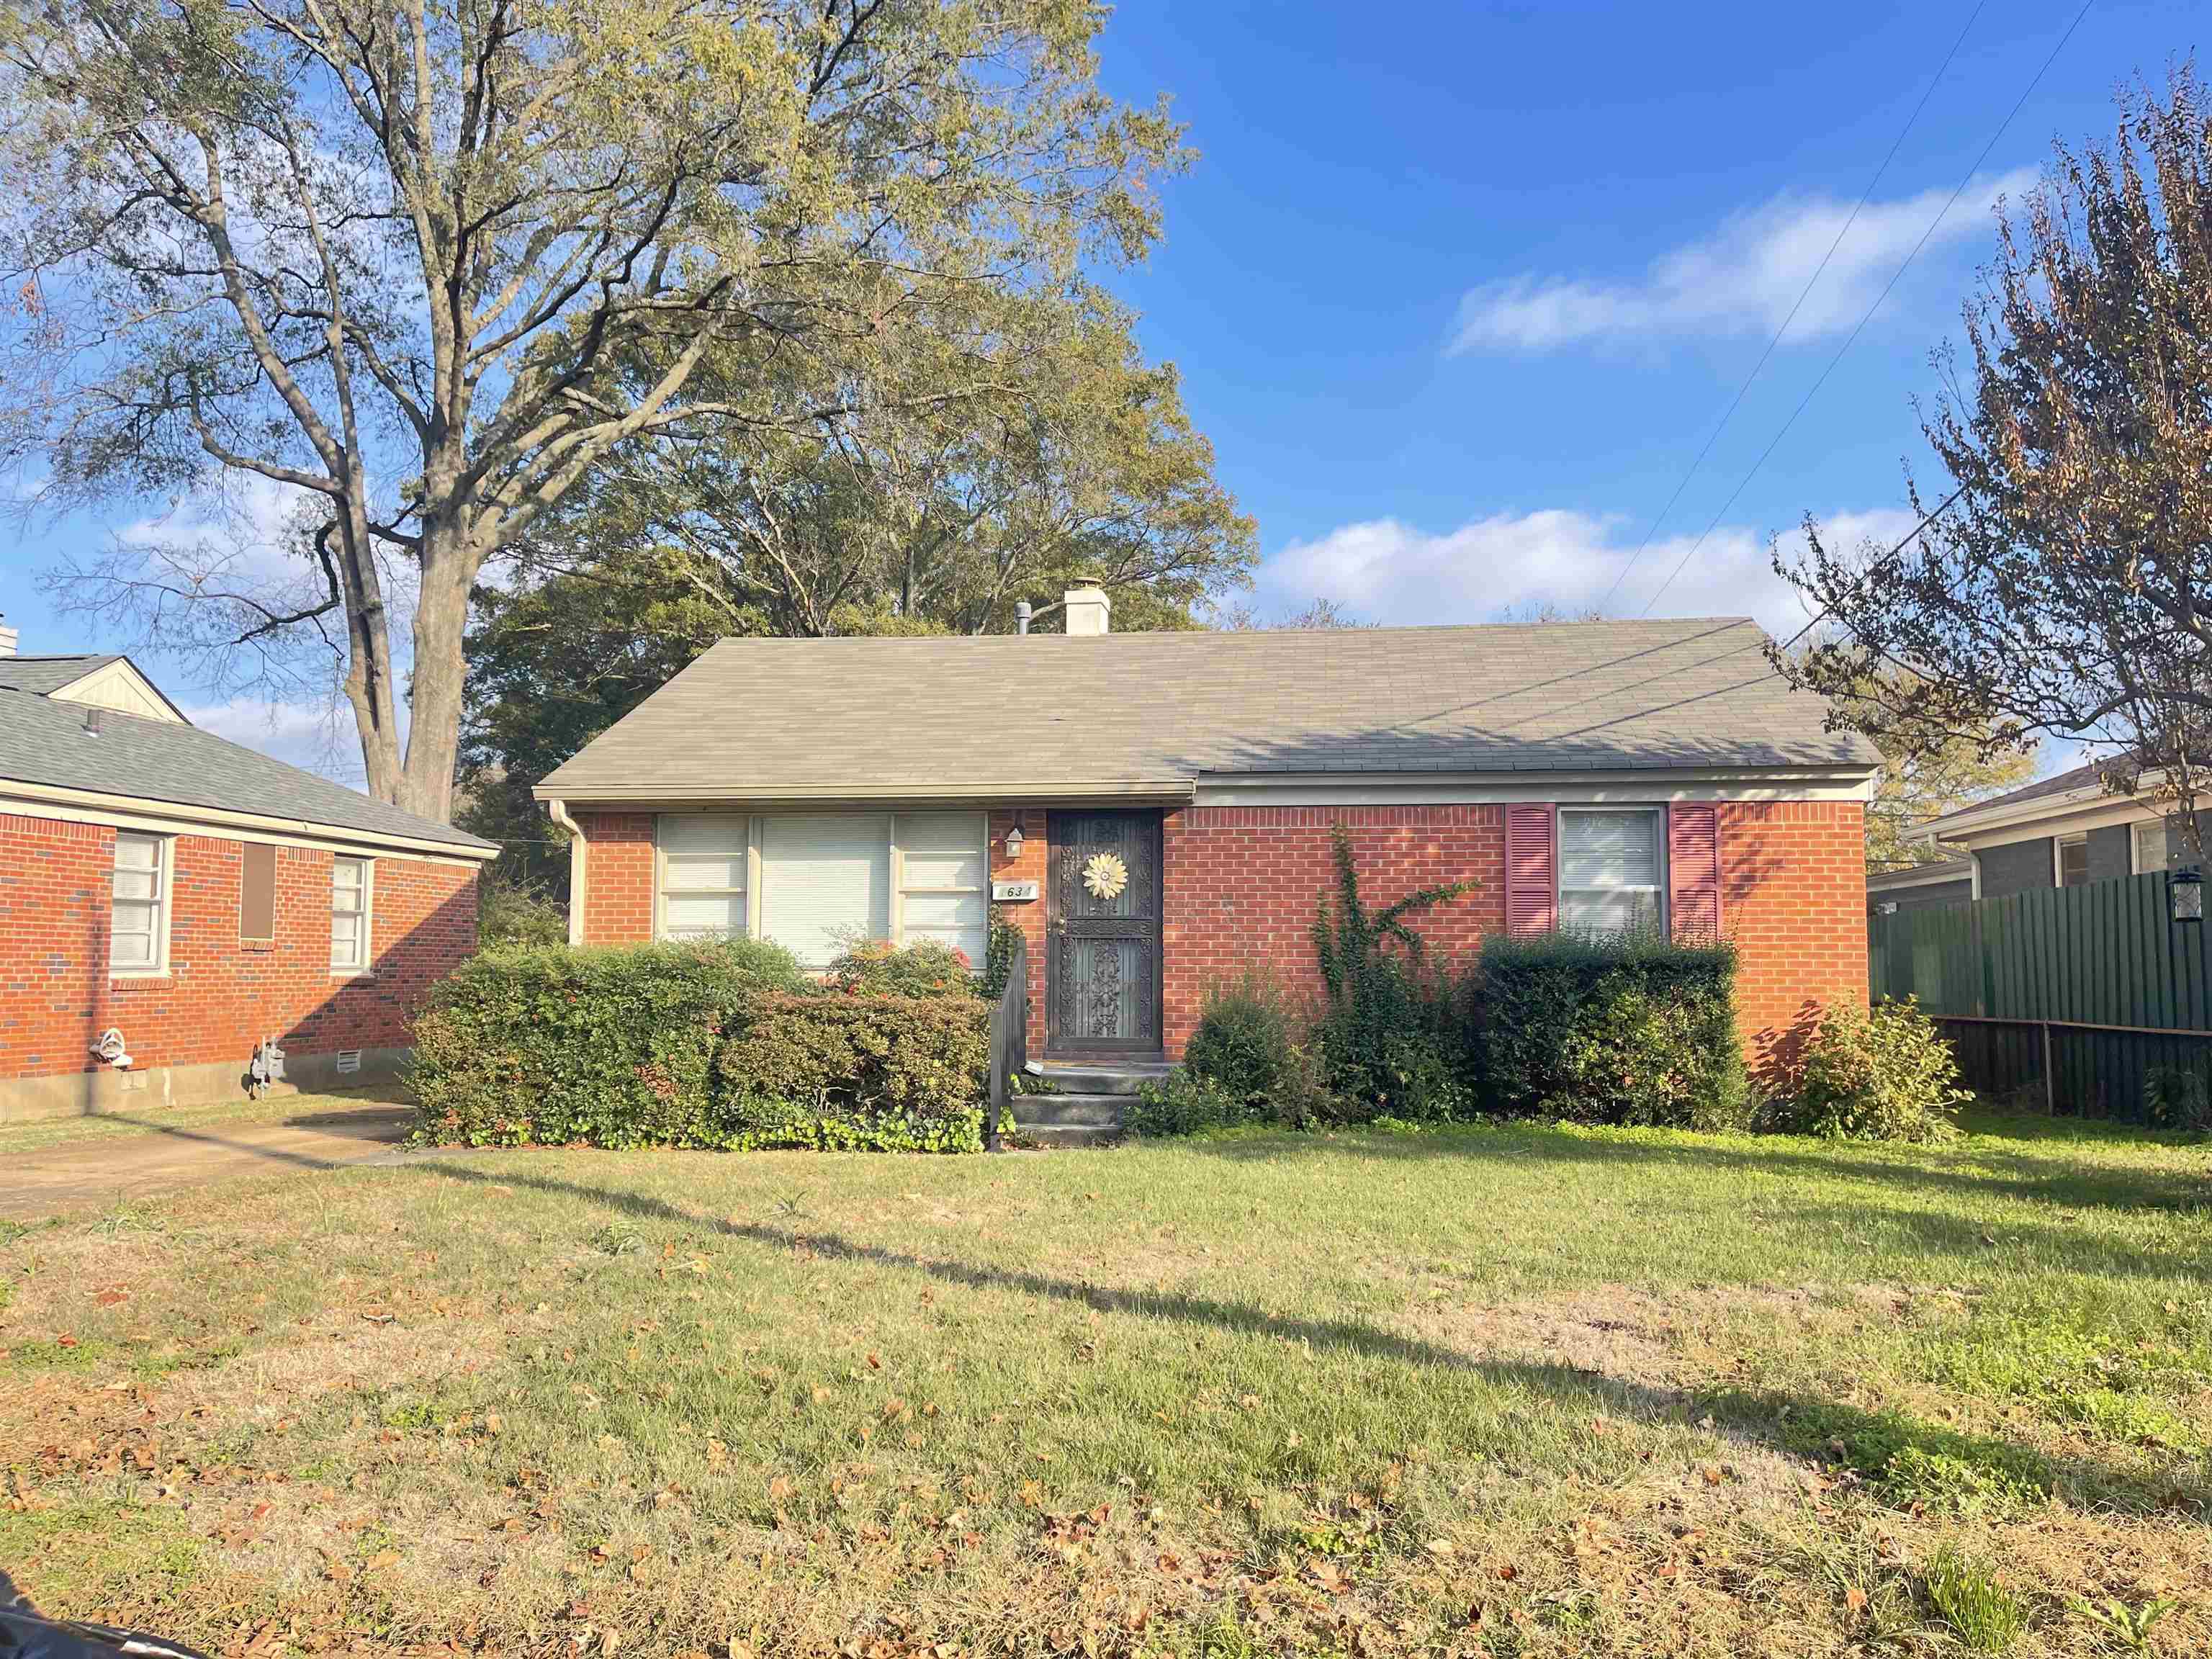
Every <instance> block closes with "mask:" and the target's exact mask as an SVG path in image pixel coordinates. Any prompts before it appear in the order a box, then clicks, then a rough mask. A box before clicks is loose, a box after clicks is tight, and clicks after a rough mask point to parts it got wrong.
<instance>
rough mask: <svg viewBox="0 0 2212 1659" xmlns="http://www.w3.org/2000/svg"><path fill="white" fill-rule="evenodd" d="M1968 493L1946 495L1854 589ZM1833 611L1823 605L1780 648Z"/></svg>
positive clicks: (1962, 487)
mask: <svg viewBox="0 0 2212 1659" xmlns="http://www.w3.org/2000/svg"><path fill="white" fill-rule="evenodd" d="M1965 494H1966V485H1964V484H1960V486H1959V487H1958V488H1957V489H1954V490H1953V491H1952V492H1951V493H1950V494H1949V495H1946V496H1945V497H1944V498H1943V499H1942V501H1938V502H1936V507H1935V510H1934V511H1932V512H1931V513H1929V515H1928V516H1927V517H1926V518H1924V519H1923V520H1921V521H1920V522H1919V523H1918V524H1917V525H1915V526H1912V528H1911V529H1910V530H1908V531H1906V532H1905V534H1904V535H1903V536H1902V537H1901V538H1899V540H1898V544H1897V545H1896V546H1894V547H1893V548H1891V549H1890V550H1889V551H1888V552H1887V553H1885V554H1883V555H1882V556H1881V557H1880V558H1878V559H1876V560H1875V561H1874V562H1873V563H1871V564H1869V566H1867V568H1865V569H1864V570H1862V571H1861V572H1859V574H1857V576H1856V577H1854V578H1853V579H1852V580H1851V582H1850V586H1851V587H1852V589H1853V590H1855V591H1856V590H1857V589H1858V588H1861V587H1863V586H1866V584H1867V581H1868V580H1869V578H1871V577H1872V576H1873V574H1874V573H1875V571H1877V570H1879V569H1881V568H1882V566H1884V565H1886V564H1887V563H1888V562H1890V561H1891V560H1892V559H1893V558H1895V557H1896V556H1898V555H1899V554H1900V553H1902V552H1904V551H1905V548H1906V546H1907V545H1908V544H1910V543H1911V540H1912V538H1914V537H1915V536H1917V535H1918V534H1919V533H1920V532H1922V531H1923V530H1925V529H1927V528H1928V526H1929V525H1931V524H1934V523H1935V522H1936V520H1938V519H1940V518H1942V516H1943V515H1944V514H1945V513H1948V512H1949V511H1950V510H1951V503H1952V502H1954V501H1957V500H1958V499H1959V497H1960V496H1961V495H1965ZM1832 609H1833V607H1832V606H1830V605H1822V606H1821V607H1820V609H1819V610H1818V611H1814V613H1813V614H1812V615H1811V616H1810V617H1808V618H1807V619H1806V622H1805V625H1804V626H1803V627H1802V628H1801V629H1798V630H1797V631H1796V633H1795V634H1792V635H1790V637H1789V638H1788V639H1786V640H1784V641H1782V644H1781V646H1780V647H1778V648H1779V649H1781V650H1784V651H1787V650H1788V649H1789V648H1790V647H1791V646H1793V645H1795V644H1796V643H1797V641H1800V640H1802V639H1803V638H1804V637H1805V636H1806V635H1808V634H1809V633H1811V632H1812V631H1813V630H1814V629H1815V628H1817V627H1818V626H1820V619H1821V618H1822V617H1825V616H1826V615H1827V614H1828V612H1829V611H1831V610H1832Z"/></svg>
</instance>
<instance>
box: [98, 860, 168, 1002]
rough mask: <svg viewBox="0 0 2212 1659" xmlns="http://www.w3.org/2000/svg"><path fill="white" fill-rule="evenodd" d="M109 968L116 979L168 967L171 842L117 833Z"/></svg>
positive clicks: (155, 972)
mask: <svg viewBox="0 0 2212 1659" xmlns="http://www.w3.org/2000/svg"><path fill="white" fill-rule="evenodd" d="M107 962H108V966H109V967H111V968H112V969H114V970H115V971H116V972H117V973H118V974H158V973H161V972H162V971H164V970H165V969H167V967H168V965H169V842H168V839H167V837H166V836H134V835H125V834H121V833H118V835H117V836H116V837H115V890H114V894H113V897H112V908H111V914H110V915H109V918H108V933H107Z"/></svg>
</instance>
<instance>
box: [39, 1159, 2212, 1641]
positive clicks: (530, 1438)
mask: <svg viewBox="0 0 2212 1659" xmlns="http://www.w3.org/2000/svg"><path fill="white" fill-rule="evenodd" d="M1984 1127H1985V1129H1986V1131H1987V1132H1986V1133H1979V1134H1977V1135H1975V1136H1974V1137H1972V1138H1971V1139H1967V1140H1966V1141H1964V1142H1962V1143H1960V1144H1957V1145H1955V1146H1951V1147H1948V1148H1945V1149H1942V1150H1939V1151H1912V1152H1905V1151H1898V1152H1891V1151H1862V1150H1855V1149H1844V1148H1838V1147H1832V1146H1824V1145H1820V1144H1818V1143H1814V1142H1809V1141H1801V1140H1790V1139H1752V1138H1748V1137H1733V1136H1699V1135H1688V1134H1671V1133H1641V1132H1618V1133H1577V1132H1571V1131H1566V1130H1559V1129H1548V1128H1536V1127H1516V1128H1507V1129H1497V1130H1467V1131H1462V1132H1455V1133H1442V1134H1432V1135H1425V1136H1419V1137H1396V1136H1389V1135H1384V1134H1379V1133H1375V1134H1364V1133H1363V1134H1344V1135H1338V1136H1334V1137H1301V1136H1293V1135H1281V1134H1265V1135H1255V1136H1252V1137H1249V1138H1243V1139H1227V1140H1218V1141H1211V1142H1199V1143H1193V1144H1182V1145H1152V1146H1138V1147H1130V1148H1124V1149H1121V1150H1116V1151H1113V1152H1092V1153H1080V1152H1064V1153H1056V1154H1050V1155H1042V1156H1039V1155H1017V1156H1012V1157H1007V1158H989V1159H987V1158H942V1159H928V1158H885V1157H868V1156H851V1157H837V1156H825V1155H811V1154H765V1155H751V1156H727V1157H725V1156H714V1155H708V1154H690V1153H665V1154H660V1153H645V1154H612V1153H603V1152H472V1153H449V1154H445V1153H441V1154H433V1155H429V1156H428V1157H426V1158H422V1159H421V1160H419V1161H414V1162H410V1164H405V1165H404V1166H401V1167H397V1168H375V1169H362V1170H347V1171H342V1172H337V1173H325V1174H312V1175H292V1176H278V1177H273V1178H270V1179H266V1180H258V1181H256V1182H252V1183H251V1184H234V1185H232V1186H229V1187H227V1188H222V1189H220V1190H216V1191H210V1192H204V1193H199V1194H188V1195H184V1196H180V1197H178V1198H175V1199H173V1200H166V1201H164V1202H162V1203H160V1204H158V1205H155V1206H146V1207H142V1208H138V1209H135V1210H131V1211H125V1212H115V1213H112V1214H109V1215H106V1216H100V1217H92V1218H79V1219H76V1220H72V1221H69V1222H65V1223H57V1224H53V1225H42V1226H39V1227H36V1228H33V1229H31V1230H28V1231H20V1230H19V1231H14V1232H12V1233H8V1234H0V1350H4V1351H5V1352H4V1354H0V1379H4V1382H5V1386H4V1387H0V1466H4V1467H5V1469H6V1471H7V1474H6V1480H7V1486H8V1490H7V1492H6V1493H4V1494H0V1495H4V1496H5V1497H6V1498H7V1499H8V1501H7V1502H6V1503H5V1504H4V1505H0V1565H5V1566H6V1567H7V1568H8V1569H9V1571H11V1572H12V1573H13V1574H14V1575H15V1577H16V1578H17V1580H18V1581H19V1583H21V1586H22V1588H23V1589H26V1590H27V1591H28V1592H30V1593H31V1594H32V1595H33V1597H34V1598H36V1599H37V1600H38V1601H40V1602H42V1603H44V1604H46V1605H47V1606H48V1607H51V1608H53V1609H56V1610H60V1611H66V1612H71V1613H94V1612H99V1613H104V1614H106V1615H107V1616H110V1617H119V1618H123V1619H127V1620H135V1621H141V1622H144V1623H147V1624H149V1625H153V1626H159V1627H161V1628H163V1629H166V1630H167V1631H170V1632H173V1633H175V1634H178V1635H179V1636H182V1637H184V1638H187V1639H190V1640H193V1641H196V1642H198V1643H200V1644H204V1645H207V1646H210V1647H211V1648H226V1649H231V1650H235V1649H237V1648H239V1647H240V1646H242V1645H243V1644H245V1643H246V1641H248V1640H249V1639H251V1638H255V1637H257V1635H258V1638H259V1639H260V1640H261V1642H262V1643H263V1644H264V1645H263V1646H262V1647H260V1648H257V1649H256V1651H257V1652H262V1651H278V1650H282V1649H283V1646H284V1645H285V1644H289V1646H290V1647H291V1648H292V1649H293V1650H319V1649H322V1648H325V1647H329V1646H333V1645H336V1646H341V1647H343V1646H344V1645H346V1644H348V1643H349V1642H352V1643H357V1644H362V1645H365V1646H368V1647H374V1648H376V1649H379V1650H385V1649H388V1648H391V1647H393V1646H410V1645H418V1644H419V1645H425V1646H427V1645H429V1644H443V1643H446V1642H447V1641H452V1642H454V1643H457V1644H459V1645H460V1647H461V1648H462V1649H463V1650H471V1649H480V1650H483V1651H486V1652H497V1653H502V1654H504V1653H513V1652H541V1651H542V1652H544V1653H547V1654H553V1653H560V1654H574V1653H577V1652H589V1653H594V1654H596V1653H601V1652H607V1651H618V1652H620V1653H622V1654H624V1655H628V1654H632V1653H637V1654H678V1653H711V1654H713V1655H715V1656H717V1659H721V1656H725V1655H731V1654H742V1653H744V1652H746V1651H748V1650H750V1652H752V1653H754V1654H757V1655H766V1654H769V1653H789V1652H820V1653H824V1654H828V1653H832V1652H841V1651H842V1652H846V1653H852V1654H857V1655H869V1656H873V1655H892V1654H904V1653H924V1652H931V1651H934V1652H936V1653H939V1654H947V1655H949V1654H951V1653H954V1652H963V1653H969V1652H975V1653H980V1652H983V1651H986V1650H987V1651H990V1652H994V1653H1003V1652H1009V1651H1012V1652H1090V1653H1121V1652H1139V1651H1142V1652H1152V1653H1172V1652H1197V1651H1201V1650H1202V1651H1209V1652H1214V1653H1222V1654H1243V1653H1255V1652H1274V1651H1280V1650H1286V1649H1304V1650H1314V1651H1317V1652H1330V1653H1340V1654H1346V1655H1373V1654H1387V1653H1394V1652H1419V1651H1444V1650H1458V1651H1459V1652H1462V1653H1465V1654H1470V1655H1474V1654H1494V1655H1508V1654H1553V1653H1556V1654H1584V1653H1618V1654H1652V1653H1666V1654H1674V1653H1691V1654H1708V1653H1709V1654H1771V1655H1777V1656H1782V1655H1792V1656H1794V1655H1812V1654H1828V1653H1837V1654H1841V1653H1846V1652H1881V1651H1887V1652H1899V1653H1917V1652H1924V1653H1929V1654H1936V1653H1958V1652H1962V1651H1972V1650H1974V1649H1973V1647H1972V1642H1974V1641H1977V1640H1978V1641H1980V1642H1982V1643H1983V1644H1985V1645H1999V1644H2009V1650H2010V1651H2013V1652H2015V1653H2020V1654H2080V1653H2087V1652H2097V1651H2111V1652H2114V1653H2118V1652H2124V1651H2130V1649H2129V1648H2128V1646H2127V1645H2126V1643H2127V1639H2128V1638H2126V1637H2125V1636H2124V1634H2123V1633H2122V1632H2121V1631H2120V1629H2119V1628H2118V1627H2119V1626H2122V1625H2124V1624H2126V1623H2128V1622H2129V1621H2130V1620H2133V1619H2135V1618H2136V1617H2138V1616H2140V1615H2141V1614H2142V1613H2143V1612H2144V1611H2145V1610H2146V1609H2147V1607H2148V1606H2149V1604H2152V1603H2154V1601H2158V1600H2160V1599H2161V1598H2164V1599H2169V1600H2172V1601H2175V1602H2176V1603H2177V1605H2176V1606H2174V1607H2172V1609H2171V1610H2170V1611H2168V1612H2166V1613H2165V1615H2164V1617H2163V1618H2162V1619H2160V1620H2159V1621H2158V1622H2156V1623H2155V1624H2154V1626H2152V1628H2151V1629H2150V1631H2149V1633H2148V1638H2146V1639H2147V1641H2148V1650H2150V1651H2153V1652H2159V1653H2166V1654H2172V1655H2180V1654H2193V1653H2198V1652H2202V1651H2203V1650H2205V1649H2206V1647H2207V1645H2208V1644H2212V1592H2209V1591H2208V1589H2207V1586H2208V1585H2212V1527H2208V1525H2207V1522H2208V1519H2212V1510H2208V1505H2212V1467H2209V1466H2208V1462H2207V1447H2206V1442H2207V1439H2208V1437H2212V1285H2208V1281H2207V1272H2208V1268H2212V1227H2209V1226H2208V1208H2207V1200H2212V1149H2208V1148H2206V1147H2204V1146H2178V1145H2161V1144H2158V1143H2155V1142H2152V1141H2149V1140H2146V1139H2139V1138H2134V1137H2128V1136H2122V1135H2105V1134H2101V1133H2093V1132H2086V1131H2083V1132H2075V1133H2065V1132H2052V1131H2049V1130H2046V1129H2045V1127H2044V1126H2042V1125H2040V1124H2037V1123H2031V1122H2026V1121H2005V1122H2002V1123H1995V1122H1993V1123H1990V1124H1988V1125H1985V1126H1984ZM2076 1598H2078V1599H2081V1600H2082V1601H2087V1602H2089V1603H2092V1604H2094V1605H2096V1606H2098V1607H2100V1608H2103V1611H2102V1612H2101V1613H2099V1614H2095V1615H2093V1614H2092V1613H2087V1612H2084V1611H2081V1610H2080V1609H2079V1608H2077V1607H2075V1606H2074V1605H2072V1601H2073V1600H2074V1599H2076ZM2108 1601H2109V1602H2112V1603H2116V1604H2118V1605H2116V1606H2113V1607H2105V1604H2106V1602H2108ZM2015 1626H2017V1628H2016V1629H2015Z"/></svg>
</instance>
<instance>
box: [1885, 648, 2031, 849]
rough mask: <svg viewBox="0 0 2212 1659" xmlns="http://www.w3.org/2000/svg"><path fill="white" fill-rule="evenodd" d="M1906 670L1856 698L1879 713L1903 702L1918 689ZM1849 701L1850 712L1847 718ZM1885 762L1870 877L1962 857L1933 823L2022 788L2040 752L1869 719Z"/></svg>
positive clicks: (1971, 734)
mask: <svg viewBox="0 0 2212 1659" xmlns="http://www.w3.org/2000/svg"><path fill="white" fill-rule="evenodd" d="M1902 674H1903V671H1901V670H1898V669H1890V670H1888V671H1885V672H1883V673H1881V674H1879V675H1877V676H1875V680H1876V681H1877V682H1878V684H1875V685H1873V686H1870V687H1867V686H1863V687H1861V688H1860V689H1859V690H1857V691H1855V692H1853V693H1852V694H1851V696H1852V698H1854V699H1856V700H1857V701H1859V702H1867V703H1871V704H1873V705H1874V706H1875V708H1876V709H1877V710H1879V709H1880V708H1883V707H1886V706H1887V705H1889V704H1892V703H1894V704H1899V705H1903V704H1905V703H1906V702H1909V701H1910V699H1911V692H1912V688H1911V687H1910V686H1901V685H1899V684H1897V682H1898V680H1899V678H1900V677H1901V676H1902ZM1846 714H1847V716H1848V714H1849V708H1848V701H1847V704H1846ZM1868 724H1869V726H1871V727H1872V728H1873V729H1872V732H1871V736H1872V739H1873V742H1874V745H1875V748H1876V749H1877V750H1880V751H1881V768H1880V769H1878V770H1877V771H1876V772H1875V775H1874V795H1873V797H1872V799H1869V801H1868V802H1867V811H1866V867H1867V872H1868V873H1869V875H1872V874H1874V873H1875V872H1879V871H1882V870H1900V869H1905V868H1908V867H1910V866H1913V865H1919V864H1935V863H1939V862H1941V861H1942V860H1944V859H1947V858H1956V857H1959V856H1961V853H1960V849H1959V848H1951V847H1946V846H1943V845H1942V844H1940V843H1938V842H1931V841H1929V839H1928V838H1927V835H1926V830H1925V826H1926V824H1927V823H1928V821H1929V819H1930V818H1933V817H1937V816H1938V815H1940V814H1942V813H1944V812H1948V811H1952V810H1954V808H1957V807H1960V806H1965V805H1968V804H1969V803H1970V802H1972V801H1977V800H1980V799H1983V798H1984V797H1985V796H1989V795H1995V794H2000V793H2003V792H2004V791H2005V790H2008V789H2017V788H2019V787H2020V786H2021V785H2022V784H2024V783H2026V782H2027V781H2029V780H2030V779H2032V778H2033V777H2034V775H2035V750H2033V748H2032V747H2029V748H2021V747H2018V746H2015V744H2011V743H2009V742H1999V741H1995V740H1993V734H1992V733H1991V732H1990V731H1988V730H1987V729H1986V728H1984V727H1980V726H1976V727H1970V728H1967V729H1963V730H1951V729H1948V728H1946V727H1943V726H1936V725H1933V724H1923V723H1916V722H1911V721H1907V720H1896V719H1885V718H1879V717H1876V718H1870V719H1869V720H1868Z"/></svg>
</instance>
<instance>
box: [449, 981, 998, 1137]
mask: <svg viewBox="0 0 2212 1659" xmlns="http://www.w3.org/2000/svg"><path fill="white" fill-rule="evenodd" d="M946 954H947V956H948V957H949V956H950V953H949V952H948V953H946ZM904 965H906V964H901V966H904ZM916 965H918V966H928V967H932V968H933V967H934V966H935V965H936V964H934V963H933V962H932V963H926V964H916ZM895 971H896V970H895ZM962 981H963V983H968V984H972V982H973V981H972V980H970V979H969V977H968V976H967V975H966V974H965V972H964V970H963V974H962ZM990 1026H991V1010H990V1005H989V1004H988V1003H986V1002H985V1001H983V1000H981V998H980V997H977V996H975V995H973V994H951V992H950V991H949V990H948V989H947V988H946V987H943V986H940V985H937V984H935V983H931V984H930V987H929V991H928V993H927V994H923V995H878V994H859V995H855V994H849V993H846V992H842V991H838V990H836V989H825V988H823V987H818V986H817V985H815V984H813V983H812V982H811V981H808V980H807V979H806V978H805V976H804V975H801V974H800V973H799V969H798V966H797V964H796V963H794V962H793V960H792V957H791V954H790V952H788V951H785V950H783V949H782V948H781V947H780V946H777V945H763V944H760V943H757V942H753V941H750V940H744V939H738V940H731V941H728V942H726V943H714V944H698V945H641V946H638V947H636V948H635V949H630V950H613V951H571V950H569V949H568V948H567V947H565V946H562V947H553V948H546V947H528V948H522V947H517V948H508V949H501V950H491V951H484V952H483V953H481V954H480V955H478V956H477V957H474V958H472V959H471V960H470V961H469V962H467V963H465V964H463V965H462V967H461V968H460V969H459V970H458V971H456V972H455V973H454V974H453V976H452V977H451V978H449V979H447V980H446V981H444V982H443V983H441V985H440V986H439V987H437V989H436V990H435V992H434V993H433V994H432V998H431V1002H430V1006H429V1007H428V1010H427V1011H426V1012H424V1013H423V1014H422V1017H421V1018H418V1019H417V1020H416V1024H415V1060H414V1066H413V1073H412V1081H413V1083H414V1086H415V1091H416V1101H417V1105H416V1137H417V1138H418V1139H424V1140H432V1141H442V1142H453V1141H462V1142H465V1143H467V1144H468V1145H471V1146H521V1145H525V1144H529V1143H538V1144H541V1145H545V1144H550V1145H556V1146H558V1145H567V1144H570V1143H574V1142H579V1141H581V1142H586V1143H589V1144H590V1145H592V1146H616V1147H622V1146H724V1147H741V1146H820V1147H868V1148H878V1149H883V1150H886V1151H888V1150H894V1149H896V1150H908V1151H918V1152H970V1151H975V1150H978V1149H980V1148H981V1146H982V1124H983V1112H982V1100H983V1095H984V1091H985V1088H986V1084H987V1073H988V1070H989V1066H990Z"/></svg>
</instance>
